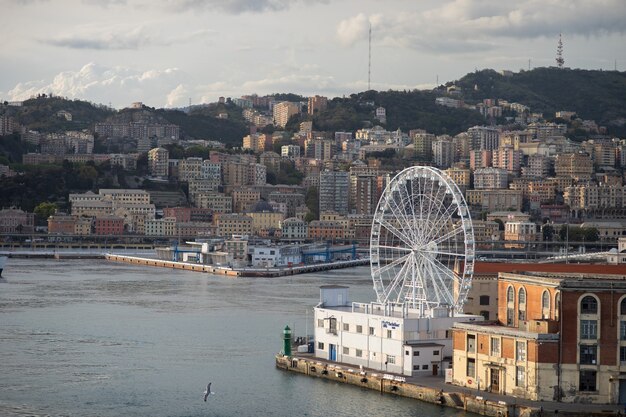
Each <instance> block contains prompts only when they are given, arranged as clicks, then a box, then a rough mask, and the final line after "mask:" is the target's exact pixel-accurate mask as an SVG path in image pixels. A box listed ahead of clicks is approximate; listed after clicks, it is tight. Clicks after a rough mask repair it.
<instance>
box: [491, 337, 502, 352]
mask: <svg viewBox="0 0 626 417" xmlns="http://www.w3.org/2000/svg"><path fill="white" fill-rule="evenodd" d="M491 356H500V339H498V338H496V337H492V338H491Z"/></svg>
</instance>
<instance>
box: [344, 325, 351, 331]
mask: <svg viewBox="0 0 626 417" xmlns="http://www.w3.org/2000/svg"><path fill="white" fill-rule="evenodd" d="M343 331H344V332H349V331H350V324H348V323H344V324H343Z"/></svg>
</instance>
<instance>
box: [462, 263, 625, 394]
mask: <svg viewBox="0 0 626 417" xmlns="http://www.w3.org/2000/svg"><path fill="white" fill-rule="evenodd" d="M553 267H558V266H553ZM581 267H583V268H581V269H592V270H600V271H603V272H607V269H608V268H606V267H607V266H606V265H584V266H583V265H581ZM453 349H454V353H453V355H454V358H453V369H454V371H453V374H454V377H453V380H454V383H455V384H457V385H462V386H467V387H471V388H473V389H482V390H485V391H491V392H498V393H502V394H507V395H515V396H517V397H521V398H528V399H532V400H546V401H554V400H556V401H563V402H590V403H599V404H618V403H624V402H626V275H623V274H619V275H618V274H613V275H607V274H605V275H600V274H597V273H596V274H592V273H573V272H570V273H547V272H523V273H500V274H499V276H498V321H492V322H489V323H486V324H483V325H481V324H465V323H461V324H459V323H457V324H455V325H454V328H453Z"/></svg>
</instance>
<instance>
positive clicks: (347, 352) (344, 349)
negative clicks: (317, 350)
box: [343, 347, 350, 355]
mask: <svg viewBox="0 0 626 417" xmlns="http://www.w3.org/2000/svg"><path fill="white" fill-rule="evenodd" d="M343 354H344V355H349V354H350V348H347V347H344V348H343Z"/></svg>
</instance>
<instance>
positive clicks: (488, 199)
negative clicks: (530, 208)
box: [465, 189, 522, 211]
mask: <svg viewBox="0 0 626 417" xmlns="http://www.w3.org/2000/svg"><path fill="white" fill-rule="evenodd" d="M465 198H466V201H467V204H468V205H470V206H472V207H476V208H479V209H481V210H482V211H499V210H518V211H519V210H521V209H522V192H521V191H515V190H498V189H493V190H467V193H466V195H465Z"/></svg>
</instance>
